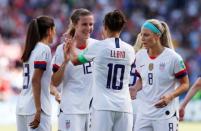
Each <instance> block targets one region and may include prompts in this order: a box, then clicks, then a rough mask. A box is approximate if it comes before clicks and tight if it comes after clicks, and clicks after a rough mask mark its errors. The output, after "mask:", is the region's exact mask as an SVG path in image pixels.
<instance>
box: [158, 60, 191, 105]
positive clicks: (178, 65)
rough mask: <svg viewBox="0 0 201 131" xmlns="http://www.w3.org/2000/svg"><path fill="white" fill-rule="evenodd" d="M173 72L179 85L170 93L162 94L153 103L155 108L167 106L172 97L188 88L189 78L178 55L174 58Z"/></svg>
mask: <svg viewBox="0 0 201 131" xmlns="http://www.w3.org/2000/svg"><path fill="white" fill-rule="evenodd" d="M174 72H175V79H177V80H178V81H179V87H177V88H176V89H175V90H174V91H173V92H171V93H170V94H166V95H164V96H162V97H161V99H160V100H159V101H158V102H157V103H156V104H155V106H156V107H157V108H162V107H164V106H167V105H168V103H170V102H171V101H172V100H173V99H174V98H176V97H177V96H179V95H181V94H182V93H184V92H185V91H187V90H188V88H189V79H188V75H187V71H186V68H185V65H184V62H183V60H182V59H181V58H180V57H178V59H176V60H175V65H174Z"/></svg>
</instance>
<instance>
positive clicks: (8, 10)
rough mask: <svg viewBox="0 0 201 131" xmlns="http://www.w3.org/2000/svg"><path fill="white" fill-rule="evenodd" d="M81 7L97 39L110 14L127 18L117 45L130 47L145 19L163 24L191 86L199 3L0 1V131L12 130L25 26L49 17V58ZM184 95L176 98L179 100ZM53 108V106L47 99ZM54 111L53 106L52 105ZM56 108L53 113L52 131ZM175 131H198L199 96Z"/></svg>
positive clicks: (200, 30)
mask: <svg viewBox="0 0 201 131" xmlns="http://www.w3.org/2000/svg"><path fill="white" fill-rule="evenodd" d="M80 7H82V8H87V9H89V10H90V11H92V12H93V14H94V16H95V20H96V23H95V27H94V32H93V34H92V37H94V38H97V39H100V28H101V26H102V20H103V17H104V15H105V13H107V12H108V11H110V10H113V9H117V8H118V9H121V10H122V11H123V12H124V13H125V14H126V16H127V18H128V23H127V26H126V28H125V29H124V31H123V33H122V38H123V40H125V41H127V42H128V43H130V44H131V45H133V44H134V42H135V39H136V36H137V34H138V33H139V31H140V27H141V25H142V24H143V22H144V21H145V20H146V19H149V18H157V19H160V20H164V21H166V22H167V23H168V25H169V26H170V30H171V33H172V37H173V41H174V46H175V47H176V51H177V52H178V53H180V54H181V56H182V57H183V59H184V60H185V63H186V66H187V69H188V73H189V78H190V82H191V84H192V83H193V82H195V80H196V78H197V76H198V75H200V74H201V0H0V19H1V20H0V130H1V131H14V130H16V129H15V105H16V100H17V96H18V94H19V92H20V89H21V87H22V68H21V63H20V56H21V54H22V48H23V46H24V41H25V34H26V29H27V23H29V21H30V20H31V19H32V18H35V17H37V16H39V15H42V14H46V15H50V16H52V17H54V20H55V23H56V30H57V37H56V38H55V41H54V43H53V44H52V45H51V48H52V53H54V51H55V48H56V47H57V45H58V44H59V43H60V41H61V40H60V38H61V35H62V33H64V32H65V30H66V29H67V25H68V22H69V21H68V18H69V16H70V14H71V12H72V10H73V9H74V8H80ZM184 96H185V94H183V95H182V96H181V97H180V100H182V99H183V98H184ZM52 102H53V104H54V105H55V104H56V102H55V101H54V98H53V99H52ZM54 107H56V106H54ZM56 114H57V108H53V125H54V129H55V128H56V118H57V117H56ZM185 121H186V122H183V123H181V125H180V131H189V130H191V131H198V129H199V130H200V129H201V123H199V121H201V92H198V93H197V94H196V96H195V97H194V98H193V100H192V101H191V102H190V103H189V105H188V107H187V109H186V116H185ZM55 131H56V129H55Z"/></svg>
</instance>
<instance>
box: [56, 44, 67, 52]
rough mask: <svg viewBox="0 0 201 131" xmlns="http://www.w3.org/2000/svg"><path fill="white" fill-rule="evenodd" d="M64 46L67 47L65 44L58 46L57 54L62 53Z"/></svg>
mask: <svg viewBox="0 0 201 131" xmlns="http://www.w3.org/2000/svg"><path fill="white" fill-rule="evenodd" d="M64 45H65V44H64V43H61V44H60V45H58V46H57V49H56V52H58V51H59V52H60V51H62V50H63V49H64Z"/></svg>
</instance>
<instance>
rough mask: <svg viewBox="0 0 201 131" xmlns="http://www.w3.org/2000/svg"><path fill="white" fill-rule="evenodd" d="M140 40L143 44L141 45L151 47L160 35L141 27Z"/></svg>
mask: <svg viewBox="0 0 201 131" xmlns="http://www.w3.org/2000/svg"><path fill="white" fill-rule="evenodd" d="M140 34H141V42H142V44H143V47H144V48H146V49H148V48H153V47H154V46H155V45H156V43H157V41H158V40H159V39H160V37H159V36H158V35H157V34H154V33H153V32H152V31H150V30H148V29H146V28H142V29H141V33H140Z"/></svg>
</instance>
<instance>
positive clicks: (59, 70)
mask: <svg viewBox="0 0 201 131" xmlns="http://www.w3.org/2000/svg"><path fill="white" fill-rule="evenodd" d="M67 63H68V62H63V63H62V64H61V66H60V67H59V66H57V65H56V64H54V65H53V74H52V78H51V82H52V84H53V86H55V87H58V86H59V84H60V83H61V82H62V80H63V77H64V70H65V68H66V65H67Z"/></svg>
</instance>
